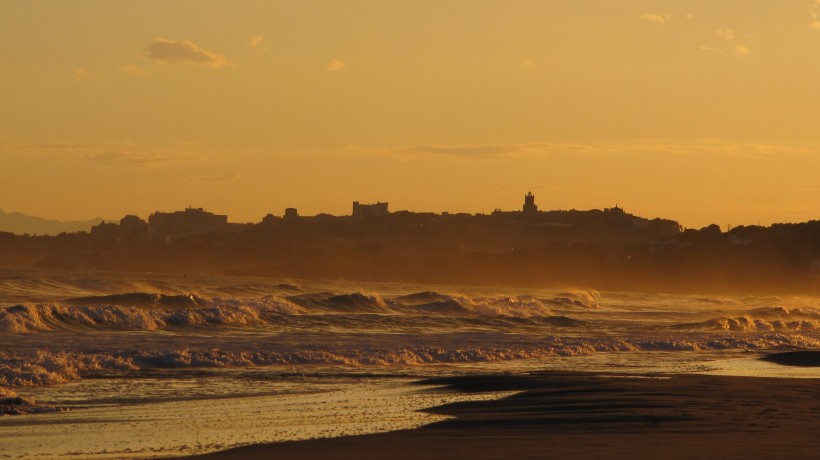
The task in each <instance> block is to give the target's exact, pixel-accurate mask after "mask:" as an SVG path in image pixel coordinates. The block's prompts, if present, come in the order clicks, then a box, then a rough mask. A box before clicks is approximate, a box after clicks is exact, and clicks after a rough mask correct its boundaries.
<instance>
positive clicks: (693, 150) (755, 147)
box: [346, 139, 818, 159]
mask: <svg viewBox="0 0 820 460" xmlns="http://www.w3.org/2000/svg"><path fill="white" fill-rule="evenodd" d="M346 151H347V152H348V153H350V154H361V155H372V156H381V157H395V158H399V159H421V158H429V159H436V158H439V159H481V158H527V157H548V156H552V155H561V154H580V155H620V154H628V153H642V154H664V155H694V154H704V155H723V156H731V157H739V158H747V159H771V158H774V157H778V156H788V155H806V154H813V153H815V152H817V151H818V150H816V149H814V148H810V147H801V146H789V145H775V144H754V143H734V142H729V141H722V140H712V139H702V140H696V141H683V140H674V139H637V140H633V141H626V142H624V141H619V142H614V141H613V142H599V143H574V142H528V143H520V144H484V145H421V146H414V147H397V148H366V147H361V146H357V145H349V146H347V148H346Z"/></svg>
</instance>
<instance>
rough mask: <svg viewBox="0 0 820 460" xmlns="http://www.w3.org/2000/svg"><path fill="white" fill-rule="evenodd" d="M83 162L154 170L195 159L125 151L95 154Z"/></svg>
mask: <svg viewBox="0 0 820 460" xmlns="http://www.w3.org/2000/svg"><path fill="white" fill-rule="evenodd" d="M83 159H84V160H85V161H89V162H92V163H96V164H98V165H101V166H112V167H126V168H156V167H158V166H164V165H167V164H171V163H180V162H184V161H192V160H194V159H195V158H194V157H193V156H192V155H190V154H187V153H183V152H152V153H146V152H138V151H126V150H109V151H106V152H102V153H95V154H91V155H88V156H86V157H84V158H83Z"/></svg>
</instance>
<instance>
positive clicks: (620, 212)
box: [604, 204, 626, 216]
mask: <svg viewBox="0 0 820 460" xmlns="http://www.w3.org/2000/svg"><path fill="white" fill-rule="evenodd" d="M604 212H606V213H609V214H612V215H616V216H623V215H625V214H626V211H624V208H619V207H618V205H617V204H616V205H615V207H614V208H605V209H604Z"/></svg>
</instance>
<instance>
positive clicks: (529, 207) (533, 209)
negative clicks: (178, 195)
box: [523, 192, 538, 214]
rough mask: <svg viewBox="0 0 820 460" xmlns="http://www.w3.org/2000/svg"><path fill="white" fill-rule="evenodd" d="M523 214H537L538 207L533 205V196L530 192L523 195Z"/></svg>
mask: <svg viewBox="0 0 820 460" xmlns="http://www.w3.org/2000/svg"><path fill="white" fill-rule="evenodd" d="M523 213H524V214H536V213H538V206H536V204H535V195H533V194H532V192H527V194H526V195H524V209H523Z"/></svg>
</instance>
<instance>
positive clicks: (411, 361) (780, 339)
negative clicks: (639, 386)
mask: <svg viewBox="0 0 820 460" xmlns="http://www.w3.org/2000/svg"><path fill="white" fill-rule="evenodd" d="M818 346H820V340H818V339H817V338H815V337H810V336H803V335H798V334H754V335H743V336H737V335H725V334H720V335H690V336H658V337H626V336H622V337H557V336H554V337H547V338H544V339H541V340H527V341H523V342H516V343H507V342H504V341H503V340H502V341H495V342H493V341H488V342H486V343H482V344H481V345H464V344H462V343H460V341H459V340H457V339H455V338H454V339H453V340H450V341H448V342H446V343H438V344H434V345H433V344H423V343H421V344H414V345H405V346H400V345H392V346H391V345H387V344H382V345H380V346H377V345H371V346H366V347H362V346H357V345H356V344H350V345H325V346H322V345H310V346H300V347H294V346H290V347H288V346H281V347H260V348H261V349H258V350H254V351H248V350H243V351H237V350H226V349H220V348H207V349H198V348H181V349H174V350H160V351H142V350H128V351H106V352H86V351H74V350H72V351H68V350H66V351H51V350H37V351H35V352H32V353H31V354H29V353H26V352H18V353H0V386H6V387H9V386H11V387H21V386H30V385H45V384H55V383H65V382H69V381H72V380H77V379H79V378H80V377H81V376H83V375H85V374H89V373H92V372H94V371H104V370H140V369H179V368H227V367H249V366H267V365H276V364H279V365H301V364H319V365H350V366H392V365H409V366H417V365H428V364H442V363H448V364H453V363H478V362H489V361H506V360H518V359H540V358H549V357H557V356H581V355H590V354H594V353H603V352H641V351H668V352H673V351H711V350H762V349H772V348H780V349H788V348H791V349H794V348H812V347H818Z"/></svg>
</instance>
